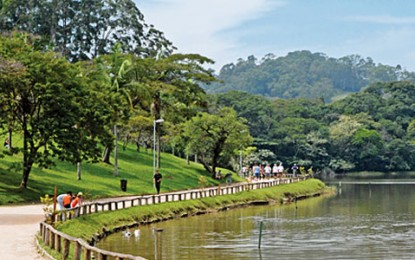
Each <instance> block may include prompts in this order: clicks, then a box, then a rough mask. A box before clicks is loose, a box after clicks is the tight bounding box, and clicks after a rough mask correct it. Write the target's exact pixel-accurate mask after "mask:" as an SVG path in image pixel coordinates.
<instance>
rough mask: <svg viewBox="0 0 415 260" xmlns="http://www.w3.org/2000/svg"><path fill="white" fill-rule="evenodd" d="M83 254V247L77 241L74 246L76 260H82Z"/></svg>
mask: <svg viewBox="0 0 415 260" xmlns="http://www.w3.org/2000/svg"><path fill="white" fill-rule="evenodd" d="M81 253H82V246H81V244H80V243H79V241H75V245H74V260H80V259H81Z"/></svg>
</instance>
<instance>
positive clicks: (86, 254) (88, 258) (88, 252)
mask: <svg viewBox="0 0 415 260" xmlns="http://www.w3.org/2000/svg"><path fill="white" fill-rule="evenodd" d="M84 260H91V250H90V249H88V248H84Z"/></svg>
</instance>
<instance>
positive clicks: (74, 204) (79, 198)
mask: <svg viewBox="0 0 415 260" xmlns="http://www.w3.org/2000/svg"><path fill="white" fill-rule="evenodd" d="M82 195H83V194H82V192H78V195H76V198H75V199H74V200H73V201H72V203H71V208H76V207H79V206H81V203H82Z"/></svg>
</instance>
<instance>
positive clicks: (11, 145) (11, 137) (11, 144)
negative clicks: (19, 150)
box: [8, 129, 13, 150]
mask: <svg viewBox="0 0 415 260" xmlns="http://www.w3.org/2000/svg"><path fill="white" fill-rule="evenodd" d="M8 139H9V150H12V149H13V131H12V130H11V129H9V137H8Z"/></svg>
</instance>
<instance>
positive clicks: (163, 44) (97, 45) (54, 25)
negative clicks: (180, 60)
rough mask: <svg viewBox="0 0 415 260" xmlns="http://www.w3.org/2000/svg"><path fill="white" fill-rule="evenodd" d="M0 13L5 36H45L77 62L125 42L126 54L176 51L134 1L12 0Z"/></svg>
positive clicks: (1, 26)
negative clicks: (17, 33) (14, 32)
mask: <svg viewBox="0 0 415 260" xmlns="http://www.w3.org/2000/svg"><path fill="white" fill-rule="evenodd" d="M0 14H1V15H0V32H4V31H10V30H13V29H17V30H23V31H26V32H29V33H33V34H37V35H40V36H42V37H43V38H44V43H45V44H47V45H49V47H52V48H54V50H55V51H59V52H61V53H63V54H64V55H65V56H66V57H67V58H68V59H70V60H71V61H78V60H86V59H92V58H94V57H97V56H99V55H103V54H108V53H110V52H111V50H112V48H113V47H114V46H115V45H116V44H117V43H119V42H120V43H122V45H123V51H125V52H130V53H135V54H137V55H140V56H156V55H160V54H161V55H163V56H165V55H168V54H170V53H171V52H172V51H173V50H174V47H173V46H172V43H171V42H170V41H168V40H167V39H166V38H165V37H164V34H163V33H162V32H161V31H159V30H157V29H156V28H154V26H152V25H148V24H146V23H145V21H144V15H143V14H142V13H141V12H140V10H139V9H138V8H137V6H136V5H135V3H134V2H133V1H132V0H36V1H35V0H8V1H4V2H3V5H2V7H1V9H0ZM45 14H48V15H45Z"/></svg>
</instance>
